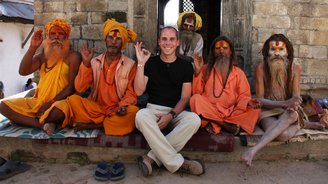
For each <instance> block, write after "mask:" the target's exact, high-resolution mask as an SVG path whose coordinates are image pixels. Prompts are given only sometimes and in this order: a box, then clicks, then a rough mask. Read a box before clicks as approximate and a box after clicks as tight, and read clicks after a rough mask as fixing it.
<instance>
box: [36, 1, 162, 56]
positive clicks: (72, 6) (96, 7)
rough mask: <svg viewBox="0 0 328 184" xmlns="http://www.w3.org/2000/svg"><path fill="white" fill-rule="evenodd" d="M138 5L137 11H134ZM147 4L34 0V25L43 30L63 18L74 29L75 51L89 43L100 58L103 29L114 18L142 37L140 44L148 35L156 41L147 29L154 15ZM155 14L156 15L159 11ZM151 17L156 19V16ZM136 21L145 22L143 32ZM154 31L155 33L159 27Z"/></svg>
mask: <svg viewBox="0 0 328 184" xmlns="http://www.w3.org/2000/svg"><path fill="white" fill-rule="evenodd" d="M136 4H137V5H138V6H137V7H136V10H138V11H134V7H135V5H136ZM148 4H152V3H151V2H148V1H145V0H135V1H134V0H97V1H92V0H69V1H63V0H35V1H34V12H35V13H34V14H35V15H34V24H35V25H36V26H37V27H40V28H43V26H44V25H45V24H46V23H47V22H48V21H50V20H52V19H54V18H64V19H65V20H67V21H68V23H69V24H70V25H71V26H72V31H71V35H70V39H71V40H72V47H73V49H74V50H78V49H79V45H80V44H81V42H84V41H87V42H88V44H89V46H90V47H94V48H95V52H96V54H99V53H102V52H104V51H105V49H106V47H105V42H104V39H103V34H102V27H103V23H104V22H105V21H106V20H107V19H108V18H115V19H116V20H117V21H119V22H122V23H124V24H125V25H126V26H128V27H129V28H131V29H133V30H134V31H136V32H137V34H138V36H139V37H140V35H142V37H140V38H138V40H142V39H144V37H145V36H146V35H148V36H151V37H155V40H156V32H151V31H149V30H153V29H146V27H147V26H146V25H147V24H148V22H147V21H148V20H152V19H150V18H148V13H149V12H151V13H153V11H148V8H149V7H148ZM154 11H155V13H156V9H155V10H154ZM135 14H137V15H135ZM155 15H156V14H155ZM152 17H154V18H156V16H152ZM135 20H138V22H142V23H143V26H142V27H141V28H138V27H136V26H134V24H136V25H137V26H139V24H138V22H137V23H135ZM153 27H155V30H156V24H155V25H154V26H153ZM148 28H152V26H148ZM147 30H148V31H147ZM149 40H151V39H149ZM154 44H156V42H155V43H154ZM148 45H151V46H153V48H155V46H154V45H153V44H150V43H149V44H148ZM126 54H127V55H129V56H131V57H132V56H133V46H132V45H131V44H130V45H129V46H128V47H127V51H126Z"/></svg>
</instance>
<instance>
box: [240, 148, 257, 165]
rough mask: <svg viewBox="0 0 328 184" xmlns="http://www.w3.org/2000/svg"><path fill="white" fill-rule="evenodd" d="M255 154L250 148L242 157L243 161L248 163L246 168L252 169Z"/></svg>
mask: <svg viewBox="0 0 328 184" xmlns="http://www.w3.org/2000/svg"><path fill="white" fill-rule="evenodd" d="M254 155H255V152H254V150H253V148H249V149H248V150H247V151H246V152H244V153H243V155H242V156H241V160H242V161H245V162H246V166H248V167H250V166H251V165H252V161H253V157H254Z"/></svg>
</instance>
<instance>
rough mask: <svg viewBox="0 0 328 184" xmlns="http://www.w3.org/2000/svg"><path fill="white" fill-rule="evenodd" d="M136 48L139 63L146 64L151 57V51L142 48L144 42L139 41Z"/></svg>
mask: <svg viewBox="0 0 328 184" xmlns="http://www.w3.org/2000/svg"><path fill="white" fill-rule="evenodd" d="M134 48H135V49H136V55H137V60H138V64H141V65H145V63H146V62H147V61H148V59H149V57H150V52H149V51H148V50H147V49H144V48H142V42H137V43H136V44H135V46H134Z"/></svg>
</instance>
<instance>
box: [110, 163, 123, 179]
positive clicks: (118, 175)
mask: <svg viewBox="0 0 328 184" xmlns="http://www.w3.org/2000/svg"><path fill="white" fill-rule="evenodd" d="M124 177H125V166H124V164H123V163H122V162H115V163H114V164H113V165H112V167H111V169H110V177H109V180H111V181H117V180H120V179H123V178H124Z"/></svg>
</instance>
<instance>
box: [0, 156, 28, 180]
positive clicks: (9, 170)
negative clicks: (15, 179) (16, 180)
mask: <svg viewBox="0 0 328 184" xmlns="http://www.w3.org/2000/svg"><path fill="white" fill-rule="evenodd" d="M30 168H31V166H30V165H28V164H25V163H22V162H19V161H11V160H7V161H6V162H5V163H4V164H3V165H1V167H0V180H4V179H7V178H10V177H12V176H14V175H16V174H19V173H22V172H25V171H27V170H29V169H30Z"/></svg>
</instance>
